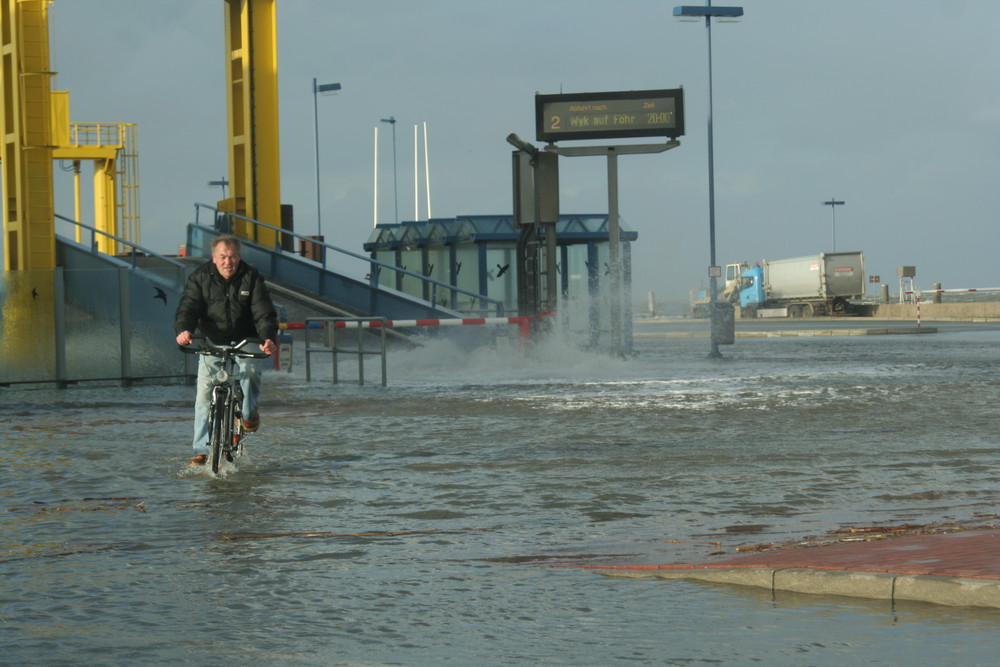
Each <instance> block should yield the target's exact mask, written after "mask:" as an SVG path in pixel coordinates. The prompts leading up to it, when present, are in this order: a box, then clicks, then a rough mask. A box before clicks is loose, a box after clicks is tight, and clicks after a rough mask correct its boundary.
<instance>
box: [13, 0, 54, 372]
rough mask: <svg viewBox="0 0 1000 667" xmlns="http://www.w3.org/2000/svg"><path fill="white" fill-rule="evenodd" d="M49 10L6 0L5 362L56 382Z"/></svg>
mask: <svg viewBox="0 0 1000 667" xmlns="http://www.w3.org/2000/svg"><path fill="white" fill-rule="evenodd" d="M48 5H49V3H48V0H0V59H2V65H0V140H2V143H3V147H2V152H0V161H2V163H3V164H2V167H3V168H2V172H3V178H2V183H3V234H4V245H3V249H4V251H3V255H4V259H3V266H4V272H3V275H2V278H0V281H2V284H0V294H2V295H3V298H2V300H0V306H2V317H0V359H3V373H2V375H3V376H4V377H5V378H7V379H11V378H13V379H17V378H27V379H48V378H54V377H55V376H56V373H57V370H56V366H57V364H58V360H57V357H58V355H57V354H56V347H55V290H56V282H55V280H56V278H55V276H56V247H55V246H56V242H55V215H54V212H53V196H52V147H51V144H52V140H51V136H50V135H51V131H52V127H51V108H50V104H51V99H50V95H49V90H50V86H51V84H50V81H51V76H52V73H51V72H50V71H49V43H48Z"/></svg>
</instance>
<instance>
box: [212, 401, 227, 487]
mask: <svg viewBox="0 0 1000 667" xmlns="http://www.w3.org/2000/svg"><path fill="white" fill-rule="evenodd" d="M213 399H214V400H213V401H212V416H211V421H210V422H209V430H208V432H209V438H210V439H209V446H210V447H211V449H212V455H211V459H212V474H213V475H216V474H218V473H219V464H220V462H221V461H222V449H223V447H224V446H225V443H226V421H227V420H226V417H227V416H228V410H227V409H226V408H227V406H226V403H227V402H228V401H227V400H226V392H225V391H224V390H221V389H219V388H216V390H215V395H214V396H213Z"/></svg>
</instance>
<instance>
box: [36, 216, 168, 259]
mask: <svg viewBox="0 0 1000 667" xmlns="http://www.w3.org/2000/svg"><path fill="white" fill-rule="evenodd" d="M55 217H56V218H57V219H59V220H62V221H63V222H68V223H70V224H72V225H76V228H77V230H78V231H83V232H89V233H90V243H83V241H82V238H81V237H80V236H78V238H81V240H80V241H78V243H80V244H81V245H87V246H89V247H90V249H91V251H92V252H95V253H96V252H99V251H98V243H97V237H98V235H100V236H103V237H105V238H109V239H111V240H112V241H114V242H115V243H117V244H118V245H120V246H124V247H126V248H130V250H129V251H128V252H127V253H123V254H121V255H110V256H113V257H117V258H118V259H122V257H123V256H126V255H127V256H128V257H130V258H131V265H132V268H133V269H134V268H135V267H136V258H138V257H147V256H148V257H155V258H156V259H158V260H160V261H163V262H166V263H168V264H170V265H172V266H175V267H178V268H184V264H182V263H181V262H178V261H177V260H175V259H170V258H169V257H164V256H163V255H160V254H158V253H157V252H155V251H153V250H150V249H149V248H144V247H143V246H141V245H139V244H138V243H133V242H132V241H129V240H128V239H125V238H122V237H120V236H115V235H114V234H110V233H108V232H105V231H102V230H100V229H97V228H96V227H92V226H90V225H88V224H86V223H83V222H77V221H76V220H73V219H71V218H67V217H65V216H62V215H59V214H58V213H56V214H55Z"/></svg>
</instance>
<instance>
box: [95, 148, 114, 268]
mask: <svg viewBox="0 0 1000 667" xmlns="http://www.w3.org/2000/svg"><path fill="white" fill-rule="evenodd" d="M94 227H95V228H96V229H98V230H100V231H102V232H107V233H108V234H113V235H115V236H121V230H119V229H118V197H117V193H116V191H115V159H114V158H108V159H104V160H94ZM97 249H98V250H99V251H100V252H103V253H104V254H105V255H116V254H118V242H117V241H115V240H114V239H112V238H108V237H107V236H104V235H103V234H98V235H97Z"/></svg>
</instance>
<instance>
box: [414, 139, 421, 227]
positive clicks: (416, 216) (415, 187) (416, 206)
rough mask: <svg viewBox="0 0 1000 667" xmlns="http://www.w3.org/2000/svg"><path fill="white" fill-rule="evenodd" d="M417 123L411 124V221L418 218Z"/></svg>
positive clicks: (418, 148)
mask: <svg viewBox="0 0 1000 667" xmlns="http://www.w3.org/2000/svg"><path fill="white" fill-rule="evenodd" d="M417 127H418V126H417V125H414V126H413V221H414V222H417V221H419V220H420V167H419V166H418V165H419V164H420V162H419V160H418V159H417V158H418V156H419V155H420V143H419V140H418V138H417Z"/></svg>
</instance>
